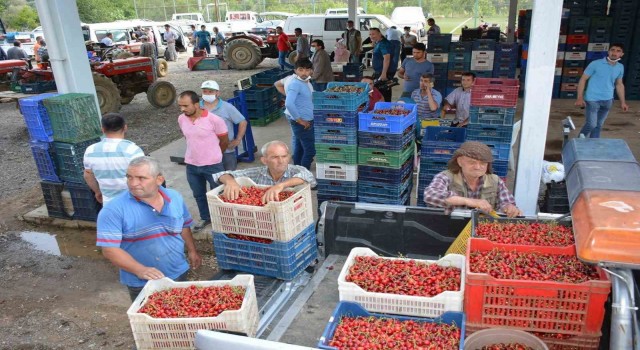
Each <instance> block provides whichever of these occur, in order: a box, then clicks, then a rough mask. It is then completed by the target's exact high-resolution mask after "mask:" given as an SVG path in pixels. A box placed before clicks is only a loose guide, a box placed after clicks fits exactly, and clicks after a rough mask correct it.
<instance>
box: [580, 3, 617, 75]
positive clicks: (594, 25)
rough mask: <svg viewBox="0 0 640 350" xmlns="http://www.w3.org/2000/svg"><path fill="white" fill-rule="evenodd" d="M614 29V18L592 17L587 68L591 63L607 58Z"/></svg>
mask: <svg viewBox="0 0 640 350" xmlns="http://www.w3.org/2000/svg"><path fill="white" fill-rule="evenodd" d="M612 27H613V18H611V17H604V16H600V17H591V24H590V27H589V44H588V45H587V61H586V62H585V67H586V66H588V65H589V63H591V62H593V61H595V60H597V59H600V58H604V57H606V56H607V51H609V43H610V40H611V29H612Z"/></svg>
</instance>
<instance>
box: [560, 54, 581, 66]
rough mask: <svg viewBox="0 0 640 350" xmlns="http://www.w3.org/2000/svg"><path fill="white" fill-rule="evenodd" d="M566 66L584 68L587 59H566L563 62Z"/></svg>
mask: <svg viewBox="0 0 640 350" xmlns="http://www.w3.org/2000/svg"><path fill="white" fill-rule="evenodd" d="M585 57H586V54H585ZM562 66H563V67H564V68H584V67H585V61H584V60H565V61H564V62H563V64H562Z"/></svg>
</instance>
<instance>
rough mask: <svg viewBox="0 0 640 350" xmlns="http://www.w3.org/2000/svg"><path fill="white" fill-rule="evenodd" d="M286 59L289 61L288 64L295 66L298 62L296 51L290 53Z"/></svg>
mask: <svg viewBox="0 0 640 350" xmlns="http://www.w3.org/2000/svg"><path fill="white" fill-rule="evenodd" d="M287 59H288V60H289V63H290V64H292V65H294V66H295V64H296V61H297V60H298V51H291V53H290V54H289V57H287Z"/></svg>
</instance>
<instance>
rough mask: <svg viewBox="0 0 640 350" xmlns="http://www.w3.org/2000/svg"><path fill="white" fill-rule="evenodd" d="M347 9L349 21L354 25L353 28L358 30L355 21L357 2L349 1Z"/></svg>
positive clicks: (356, 0) (354, 0) (355, 0)
mask: <svg viewBox="0 0 640 350" xmlns="http://www.w3.org/2000/svg"><path fill="white" fill-rule="evenodd" d="M347 5H348V9H349V19H350V20H352V21H353V23H355V27H356V28H358V21H356V15H357V13H358V0H349V2H348V4H347Z"/></svg>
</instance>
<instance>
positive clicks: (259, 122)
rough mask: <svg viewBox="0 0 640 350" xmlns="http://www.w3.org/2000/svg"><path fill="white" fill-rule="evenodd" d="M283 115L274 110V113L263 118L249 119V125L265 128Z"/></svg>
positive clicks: (278, 110) (280, 111)
mask: <svg viewBox="0 0 640 350" xmlns="http://www.w3.org/2000/svg"><path fill="white" fill-rule="evenodd" d="M282 115H283V112H282V110H280V109H276V110H275V111H274V112H271V113H270V114H269V115H267V116H266V117H264V118H251V119H249V123H250V124H251V126H267V125H269V124H271V123H273V122H274V121H276V120H278V119H280V118H281V117H282Z"/></svg>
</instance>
